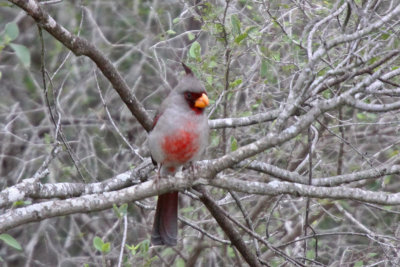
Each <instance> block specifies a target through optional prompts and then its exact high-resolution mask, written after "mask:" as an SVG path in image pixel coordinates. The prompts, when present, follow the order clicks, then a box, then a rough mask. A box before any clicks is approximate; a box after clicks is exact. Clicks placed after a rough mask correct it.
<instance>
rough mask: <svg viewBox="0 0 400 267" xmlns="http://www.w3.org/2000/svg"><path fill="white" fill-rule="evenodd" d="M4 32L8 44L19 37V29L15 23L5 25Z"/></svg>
mask: <svg viewBox="0 0 400 267" xmlns="http://www.w3.org/2000/svg"><path fill="white" fill-rule="evenodd" d="M4 32H5V34H6V38H7V39H8V42H11V41H13V40H15V39H16V38H17V37H18V35H19V29H18V26H17V23H15V22H9V23H7V24H6V27H5V30H4Z"/></svg>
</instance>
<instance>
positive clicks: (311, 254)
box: [306, 249, 315, 259]
mask: <svg viewBox="0 0 400 267" xmlns="http://www.w3.org/2000/svg"><path fill="white" fill-rule="evenodd" d="M306 258H307V259H315V251H314V250H313V249H311V250H308V251H307V253H306Z"/></svg>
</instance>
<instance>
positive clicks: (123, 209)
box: [119, 203, 128, 216]
mask: <svg viewBox="0 0 400 267" xmlns="http://www.w3.org/2000/svg"><path fill="white" fill-rule="evenodd" d="M119 212H120V213H121V214H122V215H123V216H125V215H126V214H127V213H128V204H127V203H124V204H122V205H121V206H120V207H119Z"/></svg>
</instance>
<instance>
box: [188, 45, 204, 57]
mask: <svg viewBox="0 0 400 267" xmlns="http://www.w3.org/2000/svg"><path fill="white" fill-rule="evenodd" d="M200 55H201V46H200V43H199V42H197V41H195V42H193V44H192V45H191V46H190V49H189V56H190V57H191V58H194V59H197V60H200Z"/></svg>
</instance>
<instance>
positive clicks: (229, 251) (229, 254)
mask: <svg viewBox="0 0 400 267" xmlns="http://www.w3.org/2000/svg"><path fill="white" fill-rule="evenodd" d="M228 257H229V258H234V257H235V252H234V251H233V248H232V247H228Z"/></svg>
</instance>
